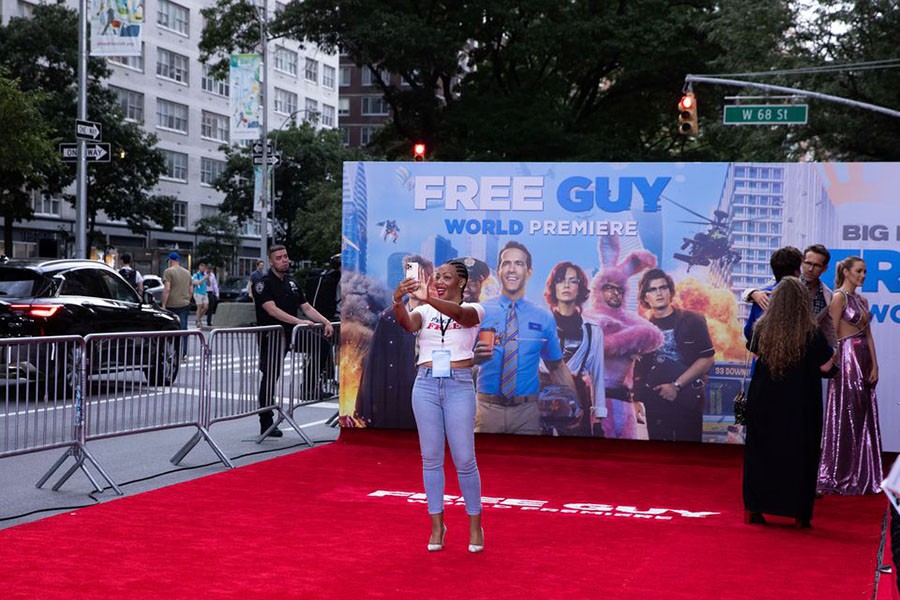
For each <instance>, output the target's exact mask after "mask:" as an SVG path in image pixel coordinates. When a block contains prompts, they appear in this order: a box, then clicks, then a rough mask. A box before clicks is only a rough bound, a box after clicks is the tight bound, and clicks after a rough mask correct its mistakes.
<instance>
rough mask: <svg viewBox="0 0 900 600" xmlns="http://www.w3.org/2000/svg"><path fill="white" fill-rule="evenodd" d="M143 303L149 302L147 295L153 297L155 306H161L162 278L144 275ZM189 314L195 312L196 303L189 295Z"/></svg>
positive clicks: (192, 296)
mask: <svg viewBox="0 0 900 600" xmlns="http://www.w3.org/2000/svg"><path fill="white" fill-rule="evenodd" d="M143 277H144V301H145V302H149V301H150V299H149V298H148V297H147V294H149V295H150V296H152V297H153V300H155V301H156V303H157V304H160V305H161V304H162V293H163V287H164V286H163V282H162V277H158V276H156V275H144V276H143ZM191 312H197V302H196V301H195V300H194V295H193V294H191Z"/></svg>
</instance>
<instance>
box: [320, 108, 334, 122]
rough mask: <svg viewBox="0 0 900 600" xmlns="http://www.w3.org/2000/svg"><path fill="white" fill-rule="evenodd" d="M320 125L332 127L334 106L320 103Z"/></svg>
mask: <svg viewBox="0 0 900 600" xmlns="http://www.w3.org/2000/svg"><path fill="white" fill-rule="evenodd" d="M321 123H322V127H334V107H333V106H328V105H327V104H323V105H322V120H321Z"/></svg>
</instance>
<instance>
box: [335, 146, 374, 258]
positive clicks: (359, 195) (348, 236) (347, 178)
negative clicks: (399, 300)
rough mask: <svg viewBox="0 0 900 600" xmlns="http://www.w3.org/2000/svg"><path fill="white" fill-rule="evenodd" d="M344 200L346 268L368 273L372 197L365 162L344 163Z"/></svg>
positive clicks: (344, 253)
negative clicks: (367, 182)
mask: <svg viewBox="0 0 900 600" xmlns="http://www.w3.org/2000/svg"><path fill="white" fill-rule="evenodd" d="M343 193H344V198H349V199H350V201H349V202H344V206H343V211H342V212H343V225H342V231H341V233H342V242H343V257H342V265H343V268H345V269H348V270H351V271H356V272H358V273H365V272H366V245H367V243H368V239H367V234H366V228H367V226H368V209H367V205H368V198H367V192H366V170H365V165H364V164H363V163H347V164H345V165H344V189H343Z"/></svg>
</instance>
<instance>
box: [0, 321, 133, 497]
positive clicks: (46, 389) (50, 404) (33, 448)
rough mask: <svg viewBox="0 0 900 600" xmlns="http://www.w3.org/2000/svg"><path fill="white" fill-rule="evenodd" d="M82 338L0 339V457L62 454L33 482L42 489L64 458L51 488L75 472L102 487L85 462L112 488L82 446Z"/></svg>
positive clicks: (96, 486) (101, 469) (83, 433)
mask: <svg viewBox="0 0 900 600" xmlns="http://www.w3.org/2000/svg"><path fill="white" fill-rule="evenodd" d="M85 348H86V345H85V341H84V339H83V338H82V337H80V336H54V337H44V338H3V339H0V352H2V356H0V364H2V373H0V377H2V379H3V384H4V387H3V396H2V403H3V410H2V414H0V432H2V436H0V458H2V457H6V456H13V455H17V454H26V453H30V452H40V451H44V450H52V449H55V448H66V452H65V453H64V454H63V455H62V456H61V457H60V458H59V459H58V460H57V461H56V463H55V464H54V465H53V466H52V467H51V468H50V470H49V471H48V472H47V473H45V474H44V476H43V477H41V478H40V479H39V480H38V482H37V483H36V486H37V487H42V486H43V485H44V484H45V483H46V482H47V480H48V479H49V478H50V477H51V476H52V475H53V473H54V472H55V471H56V470H57V469H59V468H60V467H61V466H62V465H63V463H65V461H66V459H67V458H69V457H72V458H73V459H74V464H73V465H72V466H71V467H70V468H69V470H68V471H67V472H66V473H65V475H64V476H63V477H62V478H61V479H60V480H59V481H58V482H57V483H56V484H55V485H54V486H53V490H54V491H58V490H59V488H60V487H62V485H63V484H64V483H65V482H66V480H68V479H69V477H71V476H72V475H73V474H74V473H75V472H76V471H78V470H81V471H82V472H83V473H84V474H85V476H86V477H87V478H88V479H89V480H90V482H91V484H92V485H93V486H94V489H96V490H97V491H101V490H102V488H101V487H100V484H99V483H98V482H97V480H96V479H95V478H94V476H93V474H92V473H91V472H90V471H89V470H88V468H87V465H86V464H85V463H86V462H87V463H90V464H91V465H93V466H94V468H95V469H96V470H97V472H99V473H100V475H101V476H102V477H103V478H104V479H105V480H106V481H107V482H108V483H109V484H110V485H111V486H112V487H113V489H115V490H116V492H117V493H118V494H121V493H122V491H121V490H120V489H119V488H118V486H117V485H116V484H115V482H113V481H112V479H110V477H109V476H108V475H107V474H106V472H105V471H104V470H103V468H102V467H101V466H100V463H98V462H97V460H96V459H95V458H94V457H93V455H92V454H91V453H90V452H89V451H88V449H87V447H86V446H85V441H86V440H85V432H84V417H85V412H86V411H85V406H84V404H83V389H84V387H83V382H84V370H85V361H84V357H85Z"/></svg>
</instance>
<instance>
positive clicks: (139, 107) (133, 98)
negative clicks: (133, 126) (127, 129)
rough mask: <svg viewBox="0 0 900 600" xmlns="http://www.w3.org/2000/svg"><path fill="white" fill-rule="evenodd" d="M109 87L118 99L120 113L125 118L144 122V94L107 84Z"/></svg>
mask: <svg viewBox="0 0 900 600" xmlns="http://www.w3.org/2000/svg"><path fill="white" fill-rule="evenodd" d="M109 89H111V90H112V91H113V92H115V94H116V97H117V98H118V99H119V106H120V107H121V108H122V113H123V114H124V115H125V118H126V119H127V120H129V121H134V122H136V123H143V122H144V95H143V94H142V93H140V92H133V91H131V90H126V89H124V88H120V87H116V86H113V85H111V86H109Z"/></svg>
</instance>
